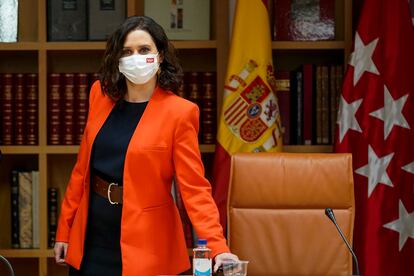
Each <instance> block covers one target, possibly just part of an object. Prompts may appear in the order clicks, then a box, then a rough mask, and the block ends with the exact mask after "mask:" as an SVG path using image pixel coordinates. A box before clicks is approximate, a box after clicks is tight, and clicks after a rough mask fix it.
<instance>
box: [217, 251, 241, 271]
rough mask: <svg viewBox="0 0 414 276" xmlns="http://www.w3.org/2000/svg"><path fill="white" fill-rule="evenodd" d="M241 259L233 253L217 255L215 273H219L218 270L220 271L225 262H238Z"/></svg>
mask: <svg viewBox="0 0 414 276" xmlns="http://www.w3.org/2000/svg"><path fill="white" fill-rule="evenodd" d="M238 260H239V257H237V256H236V255H234V254H232V253H221V254H218V255H216V257H215V259H214V261H215V263H216V264H215V265H214V272H217V270H218V269H219V267H220V266H221V265H222V264H223V262H224V261H238Z"/></svg>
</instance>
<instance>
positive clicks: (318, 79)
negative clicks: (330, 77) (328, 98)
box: [315, 65, 323, 145]
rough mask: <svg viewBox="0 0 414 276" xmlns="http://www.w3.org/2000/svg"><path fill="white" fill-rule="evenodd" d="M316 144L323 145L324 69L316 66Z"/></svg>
mask: <svg viewBox="0 0 414 276" xmlns="http://www.w3.org/2000/svg"><path fill="white" fill-rule="evenodd" d="M315 112H316V122H315V123H316V144H318V145H320V144H322V136H323V134H322V67H321V66H319V65H318V66H316V103H315Z"/></svg>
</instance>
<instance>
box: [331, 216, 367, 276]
mask: <svg viewBox="0 0 414 276" xmlns="http://www.w3.org/2000/svg"><path fill="white" fill-rule="evenodd" d="M325 215H326V216H327V217H328V218H329V219H330V220H331V221H332V222H333V223H334V224H335V227H336V229H337V230H338V232H339V235H341V238H342V240H343V241H344V242H345V244H346V246H347V247H348V249H349V251H350V252H351V254H352V258H353V259H354V262H355V267H356V275H360V274H359V265H358V260H357V257H356V255H355V253H354V250H352V247H351V246H350V245H349V243H348V241H347V240H346V238H345V236H344V234H343V233H342V230H341V228H339V225H338V223H337V222H336V219H335V215H334V212H333V210H332V209H331V208H326V209H325Z"/></svg>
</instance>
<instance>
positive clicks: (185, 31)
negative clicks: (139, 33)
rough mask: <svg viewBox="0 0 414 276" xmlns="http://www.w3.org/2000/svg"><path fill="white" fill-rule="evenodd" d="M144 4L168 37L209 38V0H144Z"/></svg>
mask: <svg viewBox="0 0 414 276" xmlns="http://www.w3.org/2000/svg"><path fill="white" fill-rule="evenodd" d="M144 6H145V11H144V14H145V15H146V16H149V17H151V18H153V19H154V20H155V21H156V22H157V23H158V24H160V25H161V26H162V27H163V29H164V30H165V33H166V34H167V36H168V38H169V39H173V40H209V39H210V0H145V4H144Z"/></svg>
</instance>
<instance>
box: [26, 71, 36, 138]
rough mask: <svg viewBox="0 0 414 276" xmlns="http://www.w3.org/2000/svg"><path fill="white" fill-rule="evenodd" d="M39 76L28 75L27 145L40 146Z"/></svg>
mask: <svg viewBox="0 0 414 276" xmlns="http://www.w3.org/2000/svg"><path fill="white" fill-rule="evenodd" d="M37 83H38V75H37V74H27V75H26V90H27V91H26V108H27V109H26V144H27V145H37V144H38V139H39V135H38V131H39V130H38V129H39V127H38V126H39V123H38V122H39V119H38V118H39V115H38V105H39V103H38V100H39V96H38V95H39V94H38V85H37Z"/></svg>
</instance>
